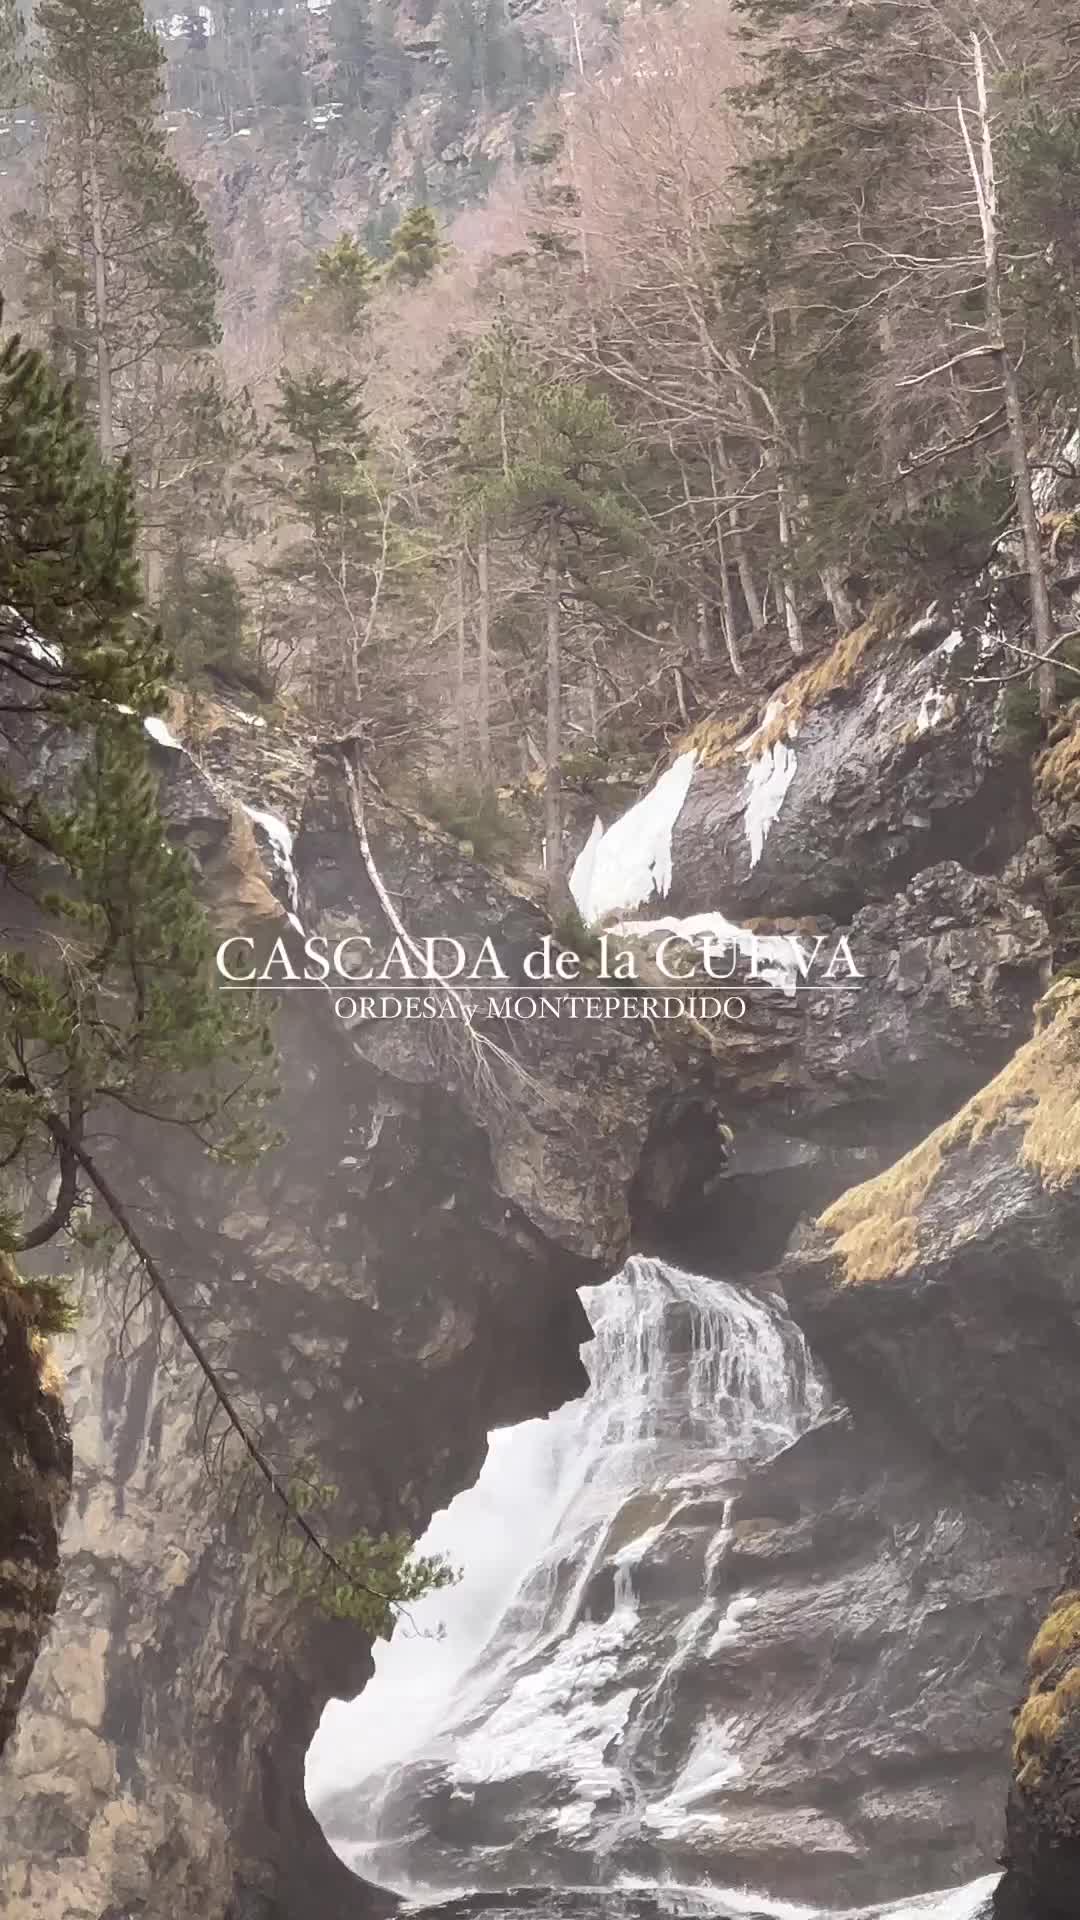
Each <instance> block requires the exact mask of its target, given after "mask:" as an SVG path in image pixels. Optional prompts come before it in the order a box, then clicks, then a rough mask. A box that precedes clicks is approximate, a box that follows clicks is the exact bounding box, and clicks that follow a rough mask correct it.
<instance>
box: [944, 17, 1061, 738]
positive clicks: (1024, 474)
mask: <svg viewBox="0 0 1080 1920" xmlns="http://www.w3.org/2000/svg"><path fill="white" fill-rule="evenodd" d="M971 48H972V64H973V66H974V70H975V94H976V99H977V101H978V113H979V132H980V136H981V147H982V164H981V167H980V164H979V160H978V159H977V157H976V154H975V148H974V146H973V144H972V140H971V135H970V133H969V132H968V124H967V118H966V116H965V113H964V105H963V101H962V100H957V103H956V109H957V113H958V115H959V118H960V129H961V132H962V134H963V136H964V146H965V148H966V149H967V157H968V164H969V166H970V168H971V177H972V180H973V182H974V185H975V198H976V200H977V202H978V207H979V222H980V225H981V227H982V237H983V259H984V262H985V276H986V278H985V287H986V327H987V332H988V333H989V335H990V351H991V353H992V354H994V355H995V357H996V358H997V361H998V364H999V366H1000V368H1001V385H1002V389H1003V391H1004V395H1005V419H1006V423H1007V425H1008V432H1009V457H1010V460H1011V463H1012V470H1013V486H1014V488H1015V492H1016V511H1017V517H1018V519H1019V521H1020V533H1021V537H1022V539H1023V543H1024V559H1025V562H1026V564H1027V574H1028V585H1029V591H1030V596H1031V624H1032V628H1033V632H1034V642H1035V648H1034V650H1035V652H1036V653H1037V654H1039V655H1040V657H1041V661H1042V664H1041V665H1040V666H1039V668H1038V670H1037V672H1036V675H1035V684H1036V686H1037V688H1038V692H1039V711H1040V713H1041V714H1042V715H1043V717H1044V718H1046V717H1047V716H1048V715H1049V714H1052V713H1053V711H1054V708H1055V706H1056V704H1057V692H1056V685H1055V675H1054V665H1053V661H1052V659H1051V657H1050V656H1051V653H1052V649H1053V644H1054V622H1053V616H1052V615H1051V612H1050V595H1049V593H1048V591H1047V586H1046V570H1045V568H1044V566H1043V557H1042V542H1041V540H1040V538H1039V523H1038V519H1037V518H1036V514H1035V499H1034V495H1033V494H1032V491H1031V468H1030V466H1029V465H1028V456H1027V436H1026V434H1025V432H1024V409H1023V406H1022V404H1021V400H1020V387H1019V384H1018V382H1017V378H1016V368H1015V366H1014V365H1013V360H1012V355H1011V354H1010V352H1009V349H1008V345H1007V343H1006V340H1005V328H1004V312H1003V308H1002V299H1001V264H1000V259H999V254H998V197H997V176H996V173H995V169H994V142H993V134H992V131H991V126H990V107H989V101H988V99H987V92H986V67H985V64H984V61H983V50H982V42H981V40H980V39H979V36H978V34H977V33H973V34H972V36H971Z"/></svg>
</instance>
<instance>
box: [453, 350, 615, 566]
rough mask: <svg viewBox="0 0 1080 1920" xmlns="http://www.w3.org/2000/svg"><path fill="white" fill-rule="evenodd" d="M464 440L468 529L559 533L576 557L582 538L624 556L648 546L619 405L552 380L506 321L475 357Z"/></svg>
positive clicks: (462, 493) (542, 535) (462, 490)
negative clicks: (631, 484)
mask: <svg viewBox="0 0 1080 1920" xmlns="http://www.w3.org/2000/svg"><path fill="white" fill-rule="evenodd" d="M459 439H460V447H461V457H460V480H459V498H460V500H461V503H462V510H463V513H464V517H465V519H466V522H467V523H470V524H476V523H477V522H478V521H479V520H480V519H483V518H486V519H487V520H489V521H491V522H493V523H495V524H502V525H508V526H514V527H515V528H516V529H517V530H518V531H519V532H520V533H521V534H522V536H523V537H524V538H526V539H529V538H533V539H537V538H539V539H540V540H541V541H542V542H546V541H547V540H548V539H550V538H551V537H552V535H555V536H556V537H557V538H559V539H565V540H566V542H567V548H566V551H567V557H569V558H575V559H576V557H577V554H578V552H579V551H583V550H582V549H581V547H580V542H581V537H582V536H583V535H589V536H591V537H592V541H593V542H594V543H599V544H600V545H602V546H604V547H606V548H614V549H615V550H616V551H621V552H623V553H631V552H633V551H635V550H636V548H637V547H638V546H639V545H640V534H639V530H638V525H637V518H636V515H635V513H634V511H633V509H632V508H631V506H630V504H629V501H628V498H627V496H626V495H625V493H624V492H623V489H622V484H621V483H622V479H623V476H624V473H625V469H626V442H625V435H624V434H623V432H622V430H621V428H620V427H619V425H618V423H617V421H616V420H615V416H614V414H613V412H612V409H611V404H610V401H609V400H608V399H607V397H606V395H604V394H601V393H596V392H593V391H591V390H590V389H589V388H588V387H586V386H584V385H572V384H568V383H565V382H562V381H549V380H546V379H544V378H543V377H542V376H541V375H540V374H539V373H538V372H537V370H536V369H535V367H534V366H533V365H532V364H530V362H529V359H528V358H527V356H526V355H525V354H524V352H523V350H522V349H521V347H520V345H519V343H518V342H517V340H516V338H515V336H514V333H513V330H512V329H511V328H510V327H508V326H507V324H506V323H505V322H500V323H497V324H496V326H495V327H493V328H492V330H491V333H490V334H489V336H488V337H487V339H486V340H485V341H484V342H483V343H482V344H481V346H480V348H479V349H478V350H477V353H476V355H475V358H474V362H473V368H472V378H471V381H470V396H469V406H468V409H467V412H466V415H465V418H464V420H463V421H462V424H461V428H460V435H459ZM571 545H572V546H573V548H574V550H575V551H574V554H573V555H571V553H570V546H571Z"/></svg>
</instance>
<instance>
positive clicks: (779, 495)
mask: <svg viewBox="0 0 1080 1920" xmlns="http://www.w3.org/2000/svg"><path fill="white" fill-rule="evenodd" d="M776 525H777V532H778V533H779V536H780V597H781V599H782V601H783V603H784V626H785V627H786V629H787V637H788V645H789V646H790V648H791V651H792V653H801V652H802V651H803V630H802V621H801V620H800V618H799V606H798V602H797V600H796V598H795V581H794V577H793V575H792V570H791V515H790V513H789V511H788V501H787V483H786V481H785V479H784V476H783V474H782V473H781V471H780V467H779V464H777V468H776Z"/></svg>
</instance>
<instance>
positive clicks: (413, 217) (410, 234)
mask: <svg viewBox="0 0 1080 1920" xmlns="http://www.w3.org/2000/svg"><path fill="white" fill-rule="evenodd" d="M442 252H443V248H442V245H441V242H440V240H439V229H438V226H437V224H436V220H435V215H434V214H433V213H432V211H431V208H430V207H413V208H411V209H410V211H409V212H408V213H407V214H406V215H405V216H404V218H403V219H402V221H401V223H400V225H399V226H398V227H397V228H396V230H395V231H394V233H393V234H392V235H391V237H390V258H389V260H388V261H387V265H386V277H387V279H388V280H389V281H390V282H391V283H396V284H398V285H400V286H407V287H417V286H419V285H420V282H421V281H422V280H427V279H428V278H430V276H431V274H433V273H434V271H435V268H436V267H437V266H438V264H439V261H440V259H441V258H442Z"/></svg>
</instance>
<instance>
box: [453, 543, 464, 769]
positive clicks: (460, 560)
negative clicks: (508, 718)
mask: <svg viewBox="0 0 1080 1920" xmlns="http://www.w3.org/2000/svg"><path fill="white" fill-rule="evenodd" d="M454 717H455V720H456V723H457V733H456V740H455V747H454V766H455V770H456V772H457V777H458V779H459V781H460V780H463V779H464V778H465V747H466V723H465V549H464V547H459V548H458V551H457V660H456V663H455V676H454Z"/></svg>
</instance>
